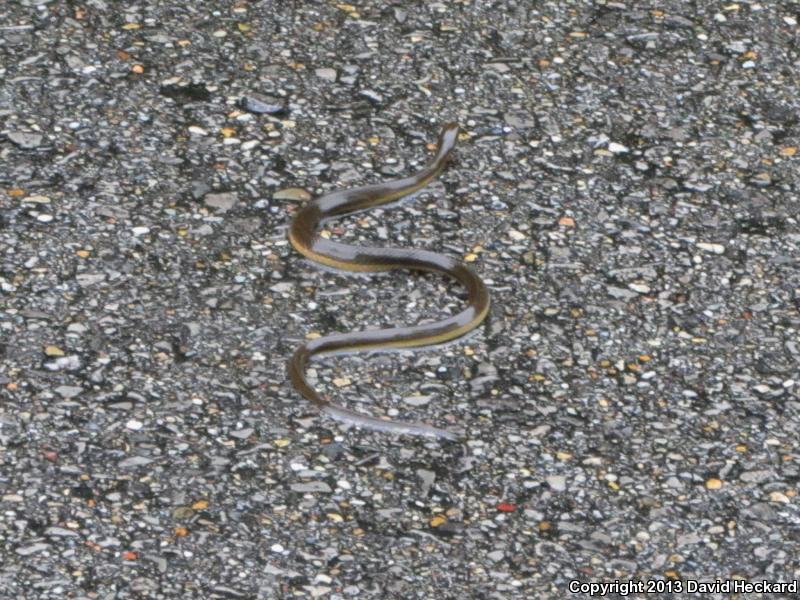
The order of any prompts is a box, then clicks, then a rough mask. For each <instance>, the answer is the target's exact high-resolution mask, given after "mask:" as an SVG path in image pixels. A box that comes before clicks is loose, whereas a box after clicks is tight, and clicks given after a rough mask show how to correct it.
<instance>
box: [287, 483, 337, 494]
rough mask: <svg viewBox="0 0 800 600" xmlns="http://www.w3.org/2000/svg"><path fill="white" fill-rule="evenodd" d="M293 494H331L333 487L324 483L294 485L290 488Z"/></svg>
mask: <svg viewBox="0 0 800 600" xmlns="http://www.w3.org/2000/svg"><path fill="white" fill-rule="evenodd" d="M289 487H290V489H291V490H292V491H293V492H300V493H303V494H305V493H309V492H310V493H314V492H325V493H330V492H332V491H333V490H331V486H329V485H328V484H327V483H325V482H324V481H309V482H308V483H293V484H292V485H291V486H289Z"/></svg>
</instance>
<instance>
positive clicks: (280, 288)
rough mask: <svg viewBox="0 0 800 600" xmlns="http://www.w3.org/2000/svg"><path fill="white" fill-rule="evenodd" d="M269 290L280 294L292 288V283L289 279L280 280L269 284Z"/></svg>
mask: <svg viewBox="0 0 800 600" xmlns="http://www.w3.org/2000/svg"><path fill="white" fill-rule="evenodd" d="M269 289H270V291H271V292H278V293H279V294H282V293H284V292H289V291H291V290H293V289H294V283H292V282H291V281H281V282H280V283H276V284H275V285H271V286H269Z"/></svg>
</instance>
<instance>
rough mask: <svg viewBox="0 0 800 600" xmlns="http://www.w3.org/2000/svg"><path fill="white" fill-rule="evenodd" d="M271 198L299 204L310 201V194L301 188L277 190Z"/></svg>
mask: <svg viewBox="0 0 800 600" xmlns="http://www.w3.org/2000/svg"><path fill="white" fill-rule="evenodd" d="M272 197H273V199H275V200H298V201H300V202H307V201H309V200H311V194H309V193H308V192H307V191H306V190H304V189H303V188H285V189H282V190H278V191H277V192H275V193H274V194H273V195H272Z"/></svg>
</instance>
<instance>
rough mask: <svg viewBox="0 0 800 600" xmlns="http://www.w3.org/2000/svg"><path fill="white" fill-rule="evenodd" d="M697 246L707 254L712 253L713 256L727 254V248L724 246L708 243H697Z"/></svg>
mask: <svg viewBox="0 0 800 600" xmlns="http://www.w3.org/2000/svg"><path fill="white" fill-rule="evenodd" d="M696 246H697V247H698V248H700V250H703V251H705V252H711V253H712V254H723V253H724V252H725V246H723V245H722V244H710V243H708V242H697V244H696Z"/></svg>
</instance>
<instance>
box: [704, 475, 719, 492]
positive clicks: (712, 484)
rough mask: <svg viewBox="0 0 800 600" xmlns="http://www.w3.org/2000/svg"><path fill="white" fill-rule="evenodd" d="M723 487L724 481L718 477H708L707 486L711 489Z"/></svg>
mask: <svg viewBox="0 0 800 600" xmlns="http://www.w3.org/2000/svg"><path fill="white" fill-rule="evenodd" d="M721 487H722V481H721V480H720V479H717V478H716V477H712V478H711V479H706V488H707V489H709V490H718V489H720V488H721Z"/></svg>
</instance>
